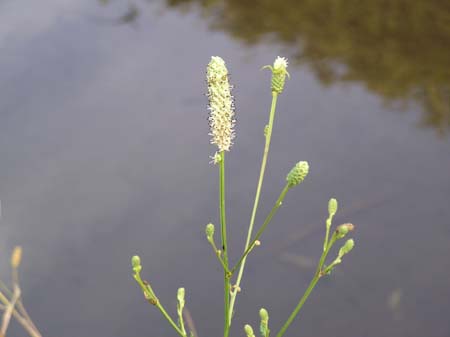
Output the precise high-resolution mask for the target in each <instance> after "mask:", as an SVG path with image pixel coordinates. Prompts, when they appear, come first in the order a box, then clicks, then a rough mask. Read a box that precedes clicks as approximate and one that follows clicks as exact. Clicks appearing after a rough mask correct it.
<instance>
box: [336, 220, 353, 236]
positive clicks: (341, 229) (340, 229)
mask: <svg viewBox="0 0 450 337" xmlns="http://www.w3.org/2000/svg"><path fill="white" fill-rule="evenodd" d="M354 229H355V226H353V224H351V223H345V224H342V225H339V226H337V228H336V234H337V238H338V239H342V238H343V237H344V236H346V235H347V233H348V232H351V231H352V230H354Z"/></svg>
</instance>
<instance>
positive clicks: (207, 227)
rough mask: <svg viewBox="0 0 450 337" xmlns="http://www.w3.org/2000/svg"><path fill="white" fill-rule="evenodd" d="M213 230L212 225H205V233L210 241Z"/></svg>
mask: <svg viewBox="0 0 450 337" xmlns="http://www.w3.org/2000/svg"><path fill="white" fill-rule="evenodd" d="M214 230H215V227H214V225H213V224H212V223H209V224H207V225H206V229H205V233H206V237H207V238H208V240H210V239H212V237H213V236H214Z"/></svg>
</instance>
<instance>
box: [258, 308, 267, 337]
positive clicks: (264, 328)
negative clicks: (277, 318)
mask: <svg viewBox="0 0 450 337" xmlns="http://www.w3.org/2000/svg"><path fill="white" fill-rule="evenodd" d="M259 317H260V318H261V324H260V325H259V330H260V332H261V335H262V336H263V337H264V336H267V335H268V329H269V313H268V312H267V310H266V309H264V308H261V309H260V310H259Z"/></svg>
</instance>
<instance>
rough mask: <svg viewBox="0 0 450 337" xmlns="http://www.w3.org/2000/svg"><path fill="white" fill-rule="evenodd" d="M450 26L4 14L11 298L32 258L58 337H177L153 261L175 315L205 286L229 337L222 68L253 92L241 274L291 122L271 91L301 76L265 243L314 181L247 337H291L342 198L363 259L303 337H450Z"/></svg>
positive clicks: (203, 300) (72, 10)
mask: <svg viewBox="0 0 450 337" xmlns="http://www.w3.org/2000/svg"><path fill="white" fill-rule="evenodd" d="M449 18H450V7H449V5H448V3H447V2H446V1H436V0H435V1H428V2H422V1H412V2H411V1H406V0H396V1H381V2H373V1H362V2H361V1H358V2H355V1H328V0H319V1H315V2H311V1H294V0H292V1H286V2H285V3H283V4H281V3H280V4H278V3H277V2H270V1H262V0H261V1H255V2H254V3H252V4H250V5H246V4H245V2H241V1H229V2H226V3H222V2H219V1H195V0H192V1H180V0H178V1H176V0H172V1H166V2H164V1H143V0H141V1H133V2H127V1H125V0H110V1H108V0H103V1H98V2H95V1H85V0H76V1H75V0H43V1H39V3H37V2H30V1H20V0H19V1H11V0H6V1H2V2H1V3H0V50H1V53H0V158H1V165H0V199H1V200H2V206H3V218H2V222H1V223H0V251H1V253H2V254H1V262H0V271H1V277H2V279H3V280H7V279H8V278H9V274H8V270H7V264H8V255H9V252H10V250H11V249H12V247H13V246H14V245H16V244H20V245H22V246H23V247H24V254H25V255H24V261H23V266H22V273H21V278H22V287H23V295H24V299H25V302H26V305H27V307H28V309H29V311H30V313H31V315H32V316H33V318H34V319H35V322H36V323H37V325H38V326H39V327H40V329H41V330H42V332H43V335H44V336H45V337H47V336H48V337H50V336H64V337H66V336H97V337H100V336H105V337H106V336H108V337H112V336H117V337H119V336H120V337H123V336H155V337H156V336H173V335H174V334H173V332H172V331H171V330H170V328H169V327H168V325H167V324H166V323H165V322H164V321H163V320H162V318H161V317H160V315H159V314H158V313H157V312H156V311H155V310H154V308H152V307H150V306H149V305H148V304H146V303H145V301H144V300H143V298H142V295H141V293H140V292H139V290H138V289H137V287H136V284H135V283H134V281H133V279H132V277H131V273H130V266H129V259H130V256H131V255H133V254H135V253H138V254H140V255H141V257H142V260H143V265H144V274H145V276H146V277H147V278H148V279H149V280H150V281H151V282H152V283H153V284H154V288H155V289H156V290H157V293H158V295H159V297H160V299H161V300H162V301H163V302H164V303H165V304H166V306H167V307H168V308H170V310H171V311H172V312H174V308H175V294H176V290H177V287H179V286H184V287H185V288H186V289H187V302H188V308H189V310H190V312H191V314H192V316H193V318H194V321H195V323H196V326H197V330H198V334H199V336H200V337H206V336H208V337H209V336H219V335H220V329H221V324H222V318H221V311H222V294H221V291H222V288H221V287H222V280H221V271H220V269H219V267H218V264H217V261H216V260H215V258H214V256H213V255H212V253H211V251H210V247H209V246H208V245H207V243H206V240H204V235H203V230H204V225H205V224H206V223H208V222H209V221H213V222H216V223H217V222H218V220H217V213H218V212H217V200H216V199H217V193H218V191H217V185H218V184H217V183H218V179H217V178H218V177H217V174H218V173H217V169H216V168H215V167H213V166H212V165H210V164H208V162H209V158H208V156H209V155H211V154H212V153H213V151H214V149H213V148H212V147H211V146H210V145H209V139H208V136H207V133H208V126H207V122H206V116H207V111H206V98H205V96H204V92H205V80H204V75H205V66H206V64H207V63H208V61H209V58H210V56H211V55H220V56H222V57H223V58H224V59H225V60H227V63H228V66H229V69H230V71H231V74H232V82H233V84H234V85H235V90H234V94H235V96H236V106H237V114H238V126H237V139H236V143H235V146H234V147H233V149H232V151H231V152H230V154H229V155H228V159H227V175H228V182H229V188H228V198H229V201H228V208H229V220H228V221H229V228H230V232H231V233H230V242H231V249H232V253H231V254H232V258H234V259H236V258H237V257H238V253H239V252H240V250H241V249H242V246H243V243H244V242H243V241H244V239H243V237H244V233H245V232H246V226H247V224H248V221H249V216H250V207H251V205H252V198H253V193H254V189H255V187H256V180H257V176H256V175H257V171H258V169H259V161H260V156H261V152H262V144H263V133H262V130H263V127H264V125H265V123H266V120H267V116H268V107H269V105H270V91H269V74H268V72H267V71H265V72H264V71H260V70H259V69H260V67H261V66H263V65H265V64H269V63H271V62H272V61H273V60H274V58H275V57H276V56H277V55H285V56H287V57H288V58H289V60H290V68H289V71H290V74H291V79H290V80H289V81H288V84H287V87H286V90H285V93H283V95H282V96H281V97H280V99H279V106H278V111H277V117H276V122H275V129H274V136H273V142H272V149H271V154H270V158H269V164H268V167H267V176H266V184H265V186H264V188H263V197H262V200H261V208H260V213H259V216H258V221H259V223H260V222H261V220H263V218H264V217H265V215H266V214H267V212H268V211H269V210H270V208H271V206H272V204H273V202H274V200H275V199H276V197H277V196H278V193H279V191H280V190H281V188H282V186H283V184H284V177H285V175H286V173H287V172H288V171H289V169H290V168H291V167H292V165H293V164H294V163H295V162H297V161H298V160H308V161H309V163H310V166H311V172H310V175H309V176H308V179H307V180H306V181H305V182H304V183H303V184H302V186H301V187H299V188H297V189H295V190H293V191H292V192H290V193H289V195H288V197H287V199H286V201H285V202H284V204H283V208H282V209H281V211H280V212H279V213H278V214H277V215H276V218H275V219H274V223H273V224H272V226H271V227H269V229H268V231H267V232H266V233H265V235H264V237H263V240H262V246H261V249H258V251H256V252H255V253H253V254H252V256H251V258H250V263H249V265H248V269H247V272H246V274H245V279H244V282H243V284H242V288H243V291H242V293H241V296H240V297H239V298H238V301H237V317H236V319H235V322H234V327H233V330H232V335H233V336H242V335H243V332H242V330H241V327H242V325H243V324H244V323H247V322H248V323H252V324H253V325H254V326H257V320H258V314H257V312H258V310H259V308H260V307H261V306H265V307H267V308H268V310H269V312H270V313H271V325H272V330H273V331H276V330H277V327H279V326H280V324H281V323H282V322H283V319H284V318H285V317H286V316H287V315H288V314H289V313H290V311H291V310H292V308H293V307H294V306H295V304H296V301H297V299H298V297H299V296H300V295H301V293H302V291H303V290H304V289H305V287H306V285H307V284H308V282H309V280H310V277H311V276H312V273H313V272H314V263H315V260H316V258H317V257H318V256H319V254H320V250H321V249H320V247H321V242H322V236H323V230H324V220H325V218H326V205H327V201H328V199H329V198H330V197H331V196H335V197H337V198H338V200H339V202H340V205H341V206H342V207H341V209H342V212H340V213H338V214H339V216H338V217H337V219H336V221H337V222H347V221H352V222H353V223H355V225H357V231H356V232H355V234H354V237H355V240H356V242H357V246H356V247H355V249H354V251H353V252H352V254H351V255H350V256H348V258H346V260H345V261H344V263H343V264H342V265H341V266H340V267H339V269H338V270H336V272H335V273H334V274H333V275H332V277H331V278H329V279H326V280H323V281H322V282H321V283H320V284H319V286H318V289H317V291H316V292H315V293H314V294H313V295H312V297H311V298H310V300H309V303H308V305H307V306H306V307H305V310H304V311H303V313H302V315H301V318H300V319H298V320H296V322H295V324H294V325H293V326H292V327H291V329H290V331H289V335H290V336H355V337H356V336H358V337H363V336H364V337H379V336H395V337H400V336H408V337H423V336H430V337H448V336H450V320H449V313H450V260H449V258H448V257H449V256H450V221H449V219H450V140H449V136H448V134H449V131H450V112H449V111H450V110H449V109H450V104H449V102H450V98H449V97H450V48H449V43H448V42H449V41H450V31H449ZM10 336H17V337H22V336H25V334H24V333H23V331H22V329H21V327H20V326H17V325H13V326H12V328H11V331H10Z"/></svg>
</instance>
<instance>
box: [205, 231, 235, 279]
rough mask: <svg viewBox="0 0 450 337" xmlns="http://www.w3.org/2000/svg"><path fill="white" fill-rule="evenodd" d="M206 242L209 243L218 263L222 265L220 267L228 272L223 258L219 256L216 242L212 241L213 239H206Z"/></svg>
mask: <svg viewBox="0 0 450 337" xmlns="http://www.w3.org/2000/svg"><path fill="white" fill-rule="evenodd" d="M208 242H209V243H210V244H211V247H212V248H213V250H214V254H215V255H216V256H217V259H218V260H219V262H220V264H221V265H222V268H223V270H224V271H226V272H227V273H228V274H229V272H230V271H229V270H228V267H227V266H226V265H225V262H223V259H222V258H221V257H220V250H218V249H217V246H216V243H215V242H214V239H211V240H210V239H208Z"/></svg>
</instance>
